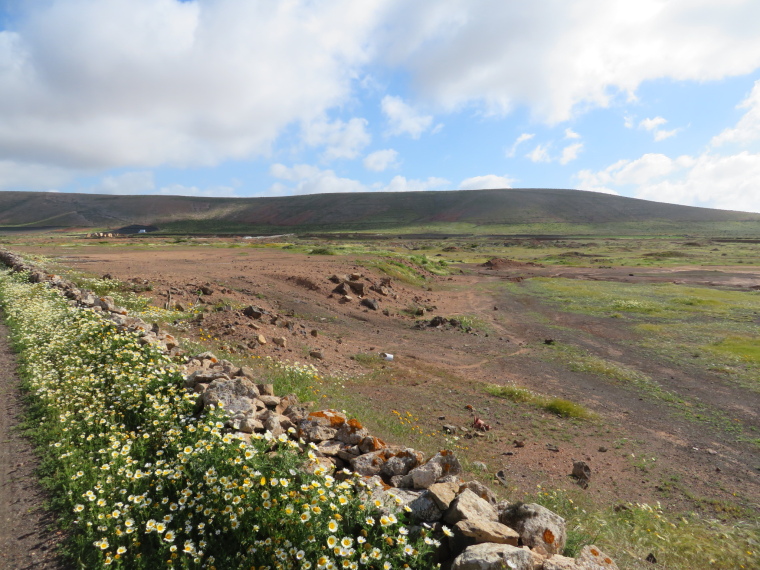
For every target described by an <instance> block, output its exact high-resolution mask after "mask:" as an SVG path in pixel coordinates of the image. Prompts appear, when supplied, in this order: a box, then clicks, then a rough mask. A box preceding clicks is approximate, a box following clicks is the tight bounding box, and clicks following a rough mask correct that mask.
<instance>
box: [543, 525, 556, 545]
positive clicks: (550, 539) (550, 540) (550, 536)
mask: <svg viewBox="0 0 760 570" xmlns="http://www.w3.org/2000/svg"><path fill="white" fill-rule="evenodd" d="M544 542H545V543H546V544H554V533H553V532H552V531H550V530H549V529H548V528H547V529H546V530H545V531H544Z"/></svg>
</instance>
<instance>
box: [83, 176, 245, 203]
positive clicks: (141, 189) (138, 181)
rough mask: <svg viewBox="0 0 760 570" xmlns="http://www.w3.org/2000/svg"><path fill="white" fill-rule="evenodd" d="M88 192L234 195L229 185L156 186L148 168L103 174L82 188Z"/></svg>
mask: <svg viewBox="0 0 760 570" xmlns="http://www.w3.org/2000/svg"><path fill="white" fill-rule="evenodd" d="M80 191H82V192H86V193H88V194H119V195H136V194H140V195H146V194H159V195H174V196H205V197H212V198H221V197H228V198H229V197H236V196H237V194H236V193H235V189H234V188H233V187H231V186H209V187H208V188H198V187H197V186H185V185H183V184H168V185H166V186H162V187H161V188H157V187H156V182H155V177H154V175H153V172H152V171H150V170H140V171H133V172H125V173H123V174H118V175H113V176H104V177H103V178H101V180H100V182H98V183H97V184H95V185H93V186H90V187H89V188H86V189H84V190H80Z"/></svg>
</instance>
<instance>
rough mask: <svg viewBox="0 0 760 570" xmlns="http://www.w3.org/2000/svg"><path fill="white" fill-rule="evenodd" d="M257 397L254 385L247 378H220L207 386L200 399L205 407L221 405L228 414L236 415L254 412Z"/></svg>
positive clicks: (257, 392)
mask: <svg viewBox="0 0 760 570" xmlns="http://www.w3.org/2000/svg"><path fill="white" fill-rule="evenodd" d="M258 396H259V391H258V389H257V388H256V385H255V384H254V383H253V382H251V381H250V380H248V379H247V378H233V379H224V378H220V379H217V380H214V381H213V382H211V383H210V384H209V386H208V389H207V390H206V391H205V392H203V395H202V396H201V398H202V401H203V404H204V405H205V406H211V405H214V406H219V405H220V404H221V405H222V406H223V407H224V410H226V411H227V412H228V413H230V414H236V413H238V412H243V413H246V412H248V411H253V412H255V411H256V404H255V400H256V399H257V398H258Z"/></svg>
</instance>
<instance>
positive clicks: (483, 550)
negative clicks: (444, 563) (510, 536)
mask: <svg viewBox="0 0 760 570" xmlns="http://www.w3.org/2000/svg"><path fill="white" fill-rule="evenodd" d="M505 568H511V569H512V570H533V557H532V556H531V554H530V552H529V551H528V550H524V549H522V548H517V547H516V546H512V545H511V544H493V543H488V542H486V543H484V544H475V545H473V546H468V547H467V549H466V550H465V551H464V552H463V553H462V554H460V555H459V556H457V557H456V558H455V559H454V563H453V564H452V565H451V570H504V569H505Z"/></svg>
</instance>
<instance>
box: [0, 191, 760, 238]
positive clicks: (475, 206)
mask: <svg viewBox="0 0 760 570" xmlns="http://www.w3.org/2000/svg"><path fill="white" fill-rule="evenodd" d="M653 221H667V222H674V223H689V222H735V221H760V214H752V213H746V212H734V211H727V210H713V209H708V208H696V207H690V206H678V205H674V204H663V203H658V202H651V201H647V200H638V199H634V198H625V197H621V196H612V195H608V194H599V193H596V192H585V191H580V190H550V189H508V190H467V191H463V190H458V191H441V192H405V193H404V192H396V193H384V192H377V193H354V194H312V195H305V196H288V197H268V198H196V197H187V196H115V195H99V194H68V193H44V192H0V226H5V227H27V228H34V227H43V226H59V227H97V228H117V227H120V226H124V225H129V224H143V225H149V224H151V225H157V226H159V227H161V228H162V229H165V230H172V229H173V230H176V231H196V232H203V231H210V232H220V231H225V230H227V231H267V230H269V231H283V230H285V231H316V230H326V229H339V230H362V229H364V230H366V229H381V228H386V227H404V226H420V225H432V224H441V223H448V224H451V223H468V224H477V225H483V224H487V225H491V224H495V225H499V224H546V223H568V224H610V223H630V222H653Z"/></svg>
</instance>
